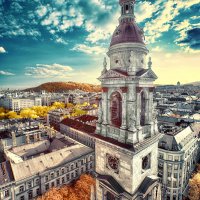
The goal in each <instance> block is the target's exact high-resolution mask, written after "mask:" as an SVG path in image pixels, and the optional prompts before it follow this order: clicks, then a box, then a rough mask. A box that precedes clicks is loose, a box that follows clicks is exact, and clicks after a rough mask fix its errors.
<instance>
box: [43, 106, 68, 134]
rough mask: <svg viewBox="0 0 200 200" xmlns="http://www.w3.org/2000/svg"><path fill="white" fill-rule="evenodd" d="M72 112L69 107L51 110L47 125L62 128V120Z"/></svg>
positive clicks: (57, 128)
mask: <svg viewBox="0 0 200 200" xmlns="http://www.w3.org/2000/svg"><path fill="white" fill-rule="evenodd" d="M69 114H70V112H69V109H56V110H50V111H49V112H48V114H47V125H48V126H53V127H54V128H55V129H56V130H60V122H61V121H62V120H63V119H64V118H66V117H67V116H68V115H69Z"/></svg>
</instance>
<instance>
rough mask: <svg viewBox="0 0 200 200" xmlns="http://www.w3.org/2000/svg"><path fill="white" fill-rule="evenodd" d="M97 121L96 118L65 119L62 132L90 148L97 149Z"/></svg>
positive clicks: (61, 125) (61, 128)
mask: <svg viewBox="0 0 200 200" xmlns="http://www.w3.org/2000/svg"><path fill="white" fill-rule="evenodd" d="M96 120H97V118H94V116H89V117H88V116H87V117H85V116H81V117H78V118H77V119H69V118H66V119H64V120H63V121H62V122H61V124H60V132H61V133H62V134H64V135H66V136H68V137H70V138H72V139H74V140H76V141H78V142H80V143H82V144H84V145H86V146H88V147H91V148H94V147H95V130H96Z"/></svg>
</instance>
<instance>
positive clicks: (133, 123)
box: [129, 107, 136, 131]
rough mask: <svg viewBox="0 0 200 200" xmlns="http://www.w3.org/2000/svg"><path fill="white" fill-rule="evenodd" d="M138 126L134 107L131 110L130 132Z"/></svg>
mask: <svg viewBox="0 0 200 200" xmlns="http://www.w3.org/2000/svg"><path fill="white" fill-rule="evenodd" d="M135 126H136V117H135V110H134V108H133V107H130V110H129V130H132V131H133V130H134V129H135Z"/></svg>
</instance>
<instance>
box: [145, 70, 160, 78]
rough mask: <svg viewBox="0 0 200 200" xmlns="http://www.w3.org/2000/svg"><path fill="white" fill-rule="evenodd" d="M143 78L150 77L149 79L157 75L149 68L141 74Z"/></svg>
mask: <svg viewBox="0 0 200 200" xmlns="http://www.w3.org/2000/svg"><path fill="white" fill-rule="evenodd" d="M141 77H142V78H148V79H154V80H155V79H157V78H158V77H157V75H156V74H155V73H154V72H153V71H152V70H151V69H149V70H147V71H146V72H145V73H144V74H142V75H141Z"/></svg>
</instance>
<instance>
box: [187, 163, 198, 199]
mask: <svg viewBox="0 0 200 200" xmlns="http://www.w3.org/2000/svg"><path fill="white" fill-rule="evenodd" d="M189 187H190V189H189V199H190V200H199V199H200V165H197V172H196V173H195V174H194V175H193V176H192V178H191V179H190V180H189Z"/></svg>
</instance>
